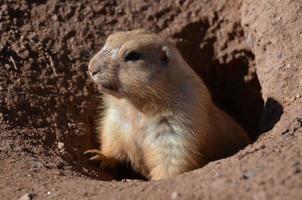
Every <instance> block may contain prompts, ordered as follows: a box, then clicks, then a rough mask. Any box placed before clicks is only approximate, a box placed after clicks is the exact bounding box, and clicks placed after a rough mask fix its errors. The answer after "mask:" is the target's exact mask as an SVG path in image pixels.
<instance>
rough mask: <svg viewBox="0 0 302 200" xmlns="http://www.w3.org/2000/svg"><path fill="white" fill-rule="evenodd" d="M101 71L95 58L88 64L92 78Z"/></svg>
mask: <svg viewBox="0 0 302 200" xmlns="http://www.w3.org/2000/svg"><path fill="white" fill-rule="evenodd" d="M100 70H101V65H100V64H99V62H97V60H96V58H95V57H93V58H92V59H91V61H90V62H89V64H88V71H89V72H90V74H91V75H92V76H94V75H96V74H97V73H98V72H99V71H100Z"/></svg>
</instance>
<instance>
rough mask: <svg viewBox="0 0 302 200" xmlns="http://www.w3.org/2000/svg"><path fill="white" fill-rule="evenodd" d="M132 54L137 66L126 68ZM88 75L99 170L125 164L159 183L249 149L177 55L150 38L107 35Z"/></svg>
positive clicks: (167, 45) (136, 33) (139, 33)
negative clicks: (95, 105) (98, 114)
mask: <svg viewBox="0 0 302 200" xmlns="http://www.w3.org/2000/svg"><path fill="white" fill-rule="evenodd" d="M133 51H135V52H138V53H140V55H141V58H140V59H138V60H135V61H127V60H125V55H126V54H127V53H129V52H133ZM162 56H166V57H167V58H168V62H163V60H162ZM89 71H90V72H91V73H92V74H93V75H92V78H93V80H94V81H95V83H96V85H97V86H98V87H99V89H100V90H101V91H102V92H103V93H104V95H103V99H104V104H105V108H104V113H103V117H102V119H101V120H100V142H101V149H100V151H94V153H97V154H98V155H97V156H95V157H94V158H97V159H100V160H101V161H102V165H103V166H104V167H114V166H115V164H116V163H118V162H120V161H122V160H127V161H130V162H131V163H132V166H133V168H134V169H135V170H137V171H138V172H140V173H142V174H143V175H144V176H146V177H148V178H150V179H153V180H157V179H162V178H168V177H171V176H174V175H177V174H180V173H183V172H186V171H189V170H193V169H196V168H198V167H202V166H204V165H205V164H206V163H208V162H209V161H212V160H215V159H219V158H223V157H226V156H229V155H231V154H232V153H234V152H236V151H238V150H239V149H241V148H243V147H244V146H246V145H247V144H249V139H248V137H247V136H246V134H245V132H244V131H243V130H242V128H241V127H240V126H239V125H238V124H237V123H236V122H235V121H234V120H233V119H232V118H230V117H229V116H228V115H227V114H225V113H224V112H222V111H221V110H220V109H218V108H217V107H216V106H215V105H214V104H213V102H212V100H211V97H210V94H209V91H208V89H207V88H206V86H205V84H204V83H203V82H202V80H201V79H200V78H199V77H198V76H197V75H196V74H195V72H193V70H192V69H191V68H190V67H189V66H188V64H187V63H186V62H185V61H184V59H183V58H182V57H181V55H180V53H179V52H178V50H177V49H176V48H175V47H174V46H173V45H172V44H170V43H169V42H168V41H167V40H165V39H163V38H161V37H159V36H158V35H156V34H153V33H150V32H147V31H144V30H134V31H129V32H118V33H115V34H112V35H110V36H109V37H108V39H107V41H106V44H105V46H104V47H103V49H102V50H101V51H100V52H99V53H97V54H96V55H95V56H94V57H93V58H92V60H91V61H90V63H89ZM108 85H109V86H110V87H108Z"/></svg>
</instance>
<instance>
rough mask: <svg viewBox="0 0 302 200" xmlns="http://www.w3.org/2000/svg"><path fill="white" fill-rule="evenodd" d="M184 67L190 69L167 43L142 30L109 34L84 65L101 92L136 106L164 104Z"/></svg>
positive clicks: (183, 71)
mask: <svg viewBox="0 0 302 200" xmlns="http://www.w3.org/2000/svg"><path fill="white" fill-rule="evenodd" d="M184 68H190V67H188V65H186V64H185V62H184V61H183V59H182V57H181V56H180V54H179V52H178V50H177V49H176V48H175V47H174V46H173V45H172V44H171V43H170V42H169V41H167V40H165V39H163V38H161V37H159V36H158V35H156V34H153V33H150V32H147V31H144V30H134V31H127V32H117V33H114V34H112V35H110V36H109V37H108V38H107V40H106V42H105V45H104V47H103V48H102V49H101V50H100V51H99V52H98V53H97V54H96V55H95V56H94V57H93V58H92V59H91V61H90V63H89V66H88V69H89V72H90V75H91V76H92V79H93V80H94V82H95V83H96V85H97V86H98V88H99V90H100V91H101V92H103V93H105V94H110V95H113V96H115V97H117V98H128V99H129V100H130V101H132V102H133V103H134V104H136V105H138V106H144V105H147V104H148V105H154V106H159V105H160V104H163V103H165V101H166V100H167V98H169V95H170V96H171V95H173V92H171V90H173V87H176V85H177V84H176V83H177V82H178V81H180V80H179V78H180V76H184V75H185V74H187V73H188V69H184ZM189 71H190V69H189ZM180 79H183V78H180ZM181 81H183V80H181Z"/></svg>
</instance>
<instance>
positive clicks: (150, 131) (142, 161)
mask: <svg viewBox="0 0 302 200" xmlns="http://www.w3.org/2000/svg"><path fill="white" fill-rule="evenodd" d="M104 101H105V104H106V105H105V106H106V112H105V116H104V117H103V119H104V120H103V124H102V127H103V129H102V133H101V143H102V144H103V145H104V146H102V151H103V152H104V153H105V154H106V153H108V155H110V154H112V153H114V154H115V155H116V157H118V159H119V160H126V161H130V162H131V164H132V166H133V167H134V169H136V170H137V171H140V172H141V173H142V174H143V175H145V176H146V177H150V176H152V174H158V172H157V171H163V173H165V174H171V173H173V170H176V169H174V168H173V167H171V166H173V164H174V163H176V162H177V163H179V162H180V161H179V158H181V157H183V156H184V155H185V154H188V151H190V147H189V146H188V145H187V144H190V146H192V142H191V141H188V138H187V137H186V136H185V135H184V134H179V133H183V132H184V131H183V130H182V128H181V127H179V126H178V124H179V123H177V122H175V121H174V119H169V117H168V115H169V113H157V114H154V115H151V114H144V113H141V112H140V111H138V110H137V109H136V108H135V107H134V106H133V105H132V104H131V103H129V102H128V101H127V100H126V99H117V98H115V97H112V96H105V97H104ZM108 149H111V151H115V152H106V151H108ZM163 157H164V158H163ZM146 158H147V159H146ZM163 161H165V162H169V163H162V162H163ZM181 162H182V161H181ZM192 162H194V161H192V160H191V161H186V160H183V162H182V163H181V164H180V165H187V164H190V165H192ZM195 164H196V166H197V163H195ZM178 165H179V164H177V165H176V166H178ZM162 166H167V167H164V169H163V167H162ZM192 166H193V165H192ZM160 176H161V177H162V176H163V175H161V174H160Z"/></svg>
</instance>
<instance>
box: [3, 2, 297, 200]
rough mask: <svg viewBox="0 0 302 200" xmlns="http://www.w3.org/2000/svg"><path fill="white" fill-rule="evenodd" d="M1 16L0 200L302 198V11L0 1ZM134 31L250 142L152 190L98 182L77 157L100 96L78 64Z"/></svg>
mask: <svg viewBox="0 0 302 200" xmlns="http://www.w3.org/2000/svg"><path fill="white" fill-rule="evenodd" d="M0 6H1V7H0V195H1V199H18V198H19V197H21V196H22V195H24V194H27V193H30V195H29V196H30V198H32V199H46V198H47V199H106V198H108V199H255V200H258V199H259V200H262V199H301V198H302V192H301V191H302V128H301V127H302V106H301V105H302V98H301V96H302V89H301V88H302V3H301V1H299V0H284V1H275V0H256V1H252V0H246V1H243V2H242V3H241V2H240V1H237V0H224V1H221V0H213V1H193V0H188V1H182V0H176V1H174V0H173V1H172V0H170V1H169V0H168V1H164V0H162V1H159V0H158V1H142V0H133V1H116V0H104V1H99V2H98V1H92V0H84V1H59V0H57V1H56V0H41V1H33V0H21V1H11V0H4V1H1V2H0ZM134 28H145V29H148V30H152V31H155V32H159V33H160V34H162V35H163V36H165V37H169V38H171V39H172V40H173V41H174V42H175V44H176V45H177V47H178V48H179V49H180V51H181V53H182V55H183V56H184V58H185V59H186V60H187V62H188V63H189V64H190V65H191V66H192V68H193V69H194V70H195V71H196V72H197V73H198V74H199V75H200V76H201V77H202V78H203V79H204V81H205V83H206V84H207V86H208V87H209V89H210V91H211V93H212V96H213V99H214V101H215V102H216V104H217V105H218V106H220V107H221V108H222V109H224V110H225V111H226V112H228V113H229V114H230V115H231V116H233V117H234V118H235V119H236V120H237V121H238V122H239V123H240V124H241V125H242V126H243V127H244V128H245V129H246V130H247V131H248V133H249V135H250V137H251V138H253V139H255V143H254V144H251V145H249V146H248V147H246V148H245V149H244V150H242V151H240V152H238V153H237V154H236V155H234V156H232V157H229V158H226V159H222V160H219V161H215V162H212V163H210V164H208V165H207V166H205V167H203V168H201V169H198V170H195V171H193V172H188V173H185V174H183V175H180V176H177V177H174V178H171V179H168V180H162V181H156V182H153V181H150V182H147V181H143V180H140V179H136V180H129V179H125V178H127V177H128V178H129V177H130V178H131V177H132V178H133V177H136V178H137V176H136V175H133V174H132V173H130V172H129V171H130V169H129V168H126V167H125V166H123V167H121V168H119V169H118V170H116V171H114V172H109V171H108V172H99V170H98V168H97V165H95V164H92V163H88V162H87V158H86V157H84V156H83V154H82V153H83V152H84V151H85V150H86V149H89V148H91V147H96V146H97V145H98V144H97V143H96V142H95V133H94V129H93V127H94V125H93V124H94V120H95V119H96V118H97V113H98V111H97V109H96V107H97V105H98V103H100V102H99V101H100V100H99V98H98V96H99V95H100V94H98V92H97V91H96V90H95V89H94V87H93V85H92V83H91V82H90V81H89V79H88V77H87V75H86V71H87V63H88V61H89V59H90V58H91V56H92V55H93V54H94V53H96V52H97V51H98V50H99V49H100V48H101V46H102V45H103V43H104V40H105V38H106V36H107V35H108V34H110V33H112V32H114V31H117V30H129V29H134ZM258 78H259V79H258ZM259 134H262V135H261V136H260V137H259V138H258V139H257V140H256V138H257V136H258V135H259ZM113 179H116V180H113ZM121 179H122V180H121ZM29 196H28V197H29ZM30 198H29V199H30Z"/></svg>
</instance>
